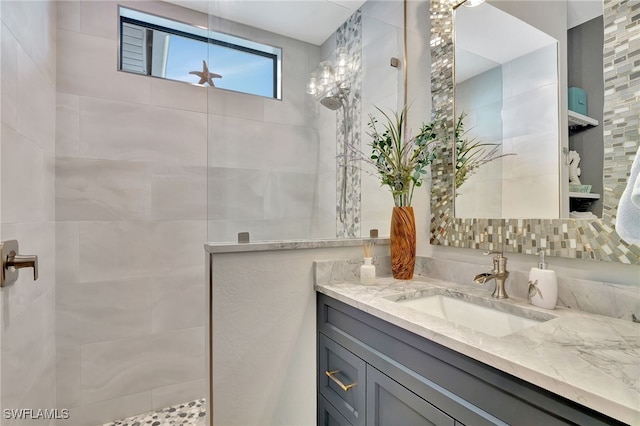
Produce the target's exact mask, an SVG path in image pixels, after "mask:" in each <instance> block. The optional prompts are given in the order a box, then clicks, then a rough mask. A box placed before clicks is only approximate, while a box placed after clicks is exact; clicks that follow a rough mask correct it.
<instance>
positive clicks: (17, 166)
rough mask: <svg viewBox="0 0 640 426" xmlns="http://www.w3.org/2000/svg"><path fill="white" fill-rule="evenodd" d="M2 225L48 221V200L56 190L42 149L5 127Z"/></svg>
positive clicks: (3, 139) (3, 132)
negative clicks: (48, 192) (49, 192)
mask: <svg viewBox="0 0 640 426" xmlns="http://www.w3.org/2000/svg"><path fill="white" fill-rule="evenodd" d="M1 132H2V159H1V161H2V170H1V173H2V221H3V223H24V222H42V221H45V220H47V219H48V217H47V216H48V215H47V213H48V212H47V200H48V197H49V194H46V192H47V191H51V192H52V190H51V188H52V187H53V179H51V176H53V175H52V173H51V172H50V171H48V170H47V169H46V167H47V162H46V159H45V157H46V154H45V152H44V151H43V150H42V148H41V147H40V146H38V145H37V144H35V143H33V142H31V141H29V140H27V139H26V138H25V137H23V136H22V135H20V134H19V133H16V132H15V131H14V130H13V129H11V128H10V127H8V126H6V125H4V124H3V125H2V129H1Z"/></svg>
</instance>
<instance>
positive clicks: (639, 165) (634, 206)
mask: <svg viewBox="0 0 640 426" xmlns="http://www.w3.org/2000/svg"><path fill="white" fill-rule="evenodd" d="M639 174H640V150H636V156H635V158H634V160H633V164H632V165H631V173H630V175H629V179H628V180H627V186H626V188H625V189H624V192H623V193H622V197H620V203H619V204H618V214H617V216H616V232H617V233H618V235H620V238H622V239H623V240H625V241H626V242H627V243H629V244H635V245H637V246H640V176H639Z"/></svg>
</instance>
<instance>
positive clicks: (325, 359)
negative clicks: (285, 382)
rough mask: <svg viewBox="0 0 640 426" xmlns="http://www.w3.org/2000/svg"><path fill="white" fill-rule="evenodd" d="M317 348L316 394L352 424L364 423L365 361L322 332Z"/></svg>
mask: <svg viewBox="0 0 640 426" xmlns="http://www.w3.org/2000/svg"><path fill="white" fill-rule="evenodd" d="M318 349H319V351H318V393H319V394H320V395H322V396H324V397H325V398H326V399H327V401H329V403H331V405H333V406H334V407H335V408H336V409H337V410H338V412H340V414H342V415H343V416H344V417H345V418H346V419H347V420H348V421H349V422H350V423H351V424H353V425H363V424H364V408H365V386H364V384H365V378H366V367H365V365H366V364H365V362H364V361H363V360H361V359H360V358H358V357H357V356H355V355H354V354H353V353H351V352H349V351H348V350H346V349H345V348H343V347H342V346H340V345H339V344H337V343H336V342H334V341H333V340H331V339H329V338H327V337H326V336H324V335H322V334H320V335H319V339H318Z"/></svg>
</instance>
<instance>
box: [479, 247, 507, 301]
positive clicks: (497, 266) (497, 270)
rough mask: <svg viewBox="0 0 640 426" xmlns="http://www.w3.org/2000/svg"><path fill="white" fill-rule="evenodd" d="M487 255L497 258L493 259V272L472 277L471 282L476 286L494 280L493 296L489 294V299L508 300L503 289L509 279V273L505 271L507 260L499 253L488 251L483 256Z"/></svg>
mask: <svg viewBox="0 0 640 426" xmlns="http://www.w3.org/2000/svg"><path fill="white" fill-rule="evenodd" d="M488 254H497V256H496V257H494V258H493V271H491V272H484V273H482V274H478V275H476V276H475V277H473V282H474V283H476V284H484V283H486V282H487V281H491V280H493V279H495V280H496V288H495V290H494V291H493V294H491V297H494V298H496V299H508V298H509V296H508V295H507V291H506V290H505V288H504V283H505V282H506V281H507V278H508V277H509V271H507V258H506V257H504V256H503V255H502V252H501V251H488V252H486V253H485V255H488Z"/></svg>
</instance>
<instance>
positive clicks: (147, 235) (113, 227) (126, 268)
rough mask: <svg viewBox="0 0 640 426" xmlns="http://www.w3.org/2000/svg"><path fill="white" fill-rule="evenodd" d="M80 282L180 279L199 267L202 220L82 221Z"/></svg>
mask: <svg viewBox="0 0 640 426" xmlns="http://www.w3.org/2000/svg"><path fill="white" fill-rule="evenodd" d="M79 232H80V234H79V237H80V245H79V247H80V250H79V251H80V277H79V278H80V281H81V282H100V281H105V280H122V279H129V278H136V277H140V278H142V277H149V276H169V275H170V276H181V275H183V274H188V273H191V272H192V271H193V270H194V268H201V267H202V241H204V239H205V238H206V223H205V222H204V221H155V222H152V221H135V222H122V221H121V222H82V223H80V225H79Z"/></svg>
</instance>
